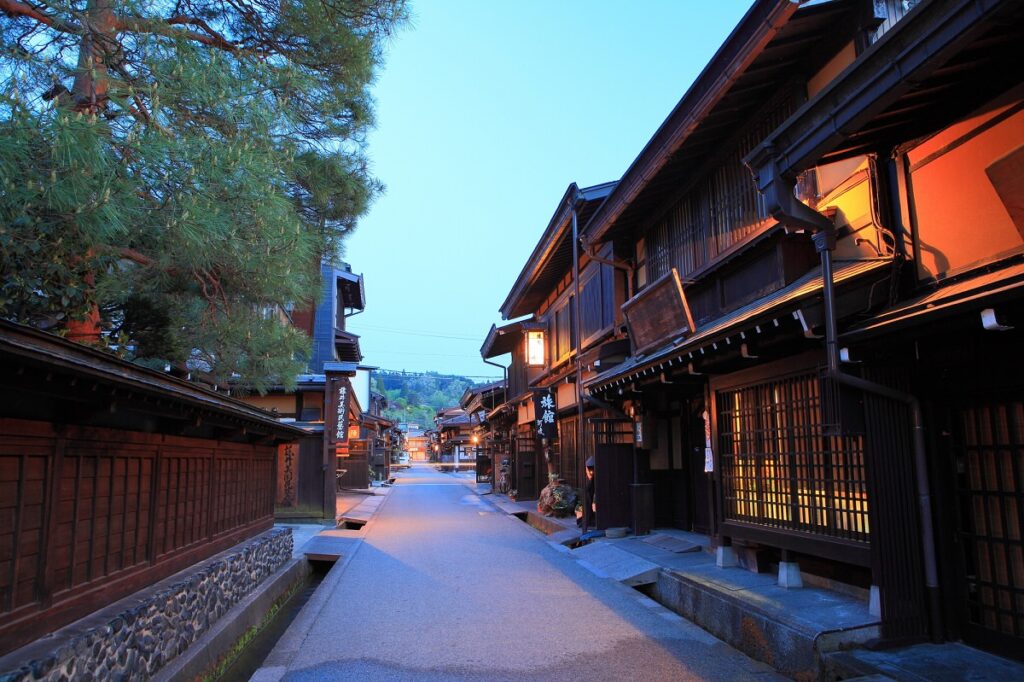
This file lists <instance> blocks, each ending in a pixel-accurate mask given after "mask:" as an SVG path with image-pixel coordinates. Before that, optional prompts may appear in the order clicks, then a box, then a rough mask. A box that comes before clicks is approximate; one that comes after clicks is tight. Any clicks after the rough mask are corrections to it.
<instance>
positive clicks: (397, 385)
mask: <svg viewBox="0 0 1024 682" xmlns="http://www.w3.org/2000/svg"><path fill="white" fill-rule="evenodd" d="M474 385H476V383H475V382H473V381H472V380H471V379H469V378H468V377H464V376H454V375H450V374H439V373H437V372H425V373H423V372H402V371H394V370H386V369H378V370H374V372H373V390H375V391H377V392H378V393H383V394H384V395H386V396H387V398H388V408H387V409H386V410H385V411H384V416H386V417H387V418H388V419H392V420H394V421H404V422H410V421H411V422H419V424H420V425H421V426H423V428H427V429H429V428H432V427H433V425H434V415H435V413H436V412H437V411H438V410H439V409H441V408H442V407H452V406H455V405H458V404H459V398H461V397H462V394H463V393H464V392H465V390H466V389H467V388H469V387H470V386H474Z"/></svg>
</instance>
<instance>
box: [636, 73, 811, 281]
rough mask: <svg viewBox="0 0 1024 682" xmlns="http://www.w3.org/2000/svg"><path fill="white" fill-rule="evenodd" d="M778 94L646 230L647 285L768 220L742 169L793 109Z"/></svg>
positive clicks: (705, 258)
mask: <svg viewBox="0 0 1024 682" xmlns="http://www.w3.org/2000/svg"><path fill="white" fill-rule="evenodd" d="M794 102H795V97H794V96H793V95H792V94H791V93H788V92H783V93H782V94H781V95H780V96H779V98H778V99H776V100H774V101H773V102H771V103H769V104H768V105H767V106H766V107H765V109H764V110H763V111H761V112H759V113H758V114H757V115H755V116H754V117H753V118H752V123H751V124H750V125H749V126H748V127H747V128H746V129H745V130H744V131H743V132H742V133H741V134H740V135H739V136H737V137H736V138H735V139H734V140H733V141H732V143H731V145H730V146H729V148H728V151H727V152H726V153H724V154H723V155H722V156H721V157H720V158H719V160H718V163H716V164H715V166H714V168H713V169H712V170H711V172H709V173H708V174H707V176H705V177H704V178H703V179H701V180H700V181H699V182H697V183H696V184H695V185H694V186H693V188H692V189H691V190H690V191H689V192H687V193H686V194H685V195H684V196H683V197H682V198H681V199H680V200H679V201H678V202H677V203H676V204H675V205H674V206H673V207H672V208H671V209H669V211H668V212H667V213H666V214H665V215H664V216H663V217H662V218H661V220H659V221H658V222H657V223H655V225H654V226H653V227H652V228H651V230H650V232H649V233H648V236H647V242H646V244H647V254H646V257H647V263H648V267H649V270H650V271H649V273H648V281H654V280H656V279H657V278H658V277H661V276H662V275H664V274H665V273H667V272H668V271H669V269H670V268H672V267H675V268H676V270H678V271H679V274H680V275H681V276H683V277H686V276H687V275H688V274H690V273H691V272H694V271H695V270H698V269H700V268H702V267H704V266H705V265H707V264H708V263H710V262H712V261H713V260H714V259H715V258H717V257H718V255H719V254H720V253H722V252H724V251H726V250H728V249H729V248H730V247H731V246H733V245H734V244H736V243H738V242H740V241H742V240H743V239H744V238H745V237H747V236H748V235H750V234H752V233H753V232H755V231H756V230H757V228H758V227H759V226H760V225H762V224H763V222H764V221H765V220H766V219H767V218H768V211H767V207H766V206H765V202H764V197H762V196H761V194H760V193H759V192H758V191H757V187H756V186H755V185H754V180H753V178H752V177H751V175H750V171H749V170H748V169H747V167H746V166H744V165H743V157H744V156H746V155H747V153H748V152H750V150H752V149H753V148H754V147H755V146H756V145H757V144H758V143H759V142H761V140H763V139H764V138H765V137H767V136H768V134H769V133H770V132H771V131H773V130H774V129H775V128H777V127H778V126H779V125H781V124H782V122H783V121H785V120H786V118H787V117H788V116H789V115H790V114H791V113H792V112H793V110H794Z"/></svg>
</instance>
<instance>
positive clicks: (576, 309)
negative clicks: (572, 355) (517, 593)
mask: <svg viewBox="0 0 1024 682" xmlns="http://www.w3.org/2000/svg"><path fill="white" fill-rule="evenodd" d="M582 199H583V197H582V196H581V194H580V190H579V188H578V187H576V185H575V184H574V185H573V195H572V199H571V201H572V204H571V206H572V216H571V217H572V284H573V299H574V301H573V311H572V314H573V316H574V317H575V318H576V344H575V345H576V471H577V476H579V473H578V472H579V470H580V466H579V465H580V463H581V462H580V460H581V459H582V460H583V462H584V463H585V462H586V458H584V457H583V456H582V455H583V452H584V447H585V445H586V440H585V438H586V435H585V434H586V430H585V429H584V426H583V361H582V355H583V343H582V342H583V330H582V329H581V328H580V327H581V325H582V323H583V318H582V317H581V316H580V232H579V222H578V220H577V216H576V206H577V205H578V204H579V202H580V201H581V200H582ZM594 475H595V476H596V475H597V474H596V469H595V474H594ZM588 509H590V499H589V495H587V485H586V484H585V483H584V485H583V532H584V533H586V532H587V531H588V530H589V529H588V528H587V510H588Z"/></svg>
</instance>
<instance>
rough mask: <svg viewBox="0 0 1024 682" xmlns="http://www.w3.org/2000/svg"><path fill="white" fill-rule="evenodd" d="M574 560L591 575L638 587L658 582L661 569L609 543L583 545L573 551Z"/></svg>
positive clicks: (571, 553) (571, 554)
mask: <svg viewBox="0 0 1024 682" xmlns="http://www.w3.org/2000/svg"><path fill="white" fill-rule="evenodd" d="M569 554H570V556H572V558H574V559H576V560H577V561H578V562H579V563H580V565H581V566H583V567H584V568H586V569H587V570H589V571H590V572H591V573H594V574H595V575H598V576H600V577H602V578H611V579H613V580H617V581H619V582H620V583H623V584H625V585H629V586H630V587H636V586H638V585H650V584H652V583H654V582H656V581H657V580H658V574H659V573H660V572H661V567H660V566H658V565H657V564H654V563H651V562H650V561H647V560H646V559H642V558H640V557H638V556H636V555H635V554H631V553H629V552H626V551H623V550H621V549H619V548H617V547H614V546H612V545H610V544H607V543H593V544H589V545H583V546H582V547H578V548H576V549H574V550H572V551H571V552H570V553H569Z"/></svg>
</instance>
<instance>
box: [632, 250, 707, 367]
mask: <svg viewBox="0 0 1024 682" xmlns="http://www.w3.org/2000/svg"><path fill="white" fill-rule="evenodd" d="M622 312H623V314H624V315H625V316H626V324H627V325H628V326H629V338H630V340H631V341H632V344H633V354H634V355H642V354H644V353H646V352H647V351H649V350H652V349H653V348H655V347H657V346H659V345H661V344H663V343H666V342H668V341H672V340H673V339H677V338H679V337H686V336H689V335H691V334H693V330H694V326H693V315H691V314H690V306H689V305H688V304H687V302H686V295H685V294H684V293H683V285H682V284H681V283H680V281H679V273H678V272H676V269H675V268H672V270H671V271H669V272H668V274H666V275H664V276H663V277H660V278H659V279H658V280H656V281H655V282H653V283H652V284H651V285H650V286H648V287H647V288H646V289H644V290H643V291H641V292H640V293H639V294H637V295H636V296H634V297H633V298H631V299H629V300H628V301H626V302H625V303H623V304H622Z"/></svg>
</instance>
